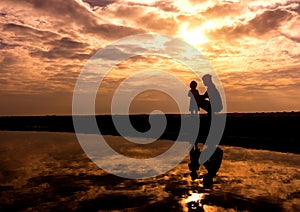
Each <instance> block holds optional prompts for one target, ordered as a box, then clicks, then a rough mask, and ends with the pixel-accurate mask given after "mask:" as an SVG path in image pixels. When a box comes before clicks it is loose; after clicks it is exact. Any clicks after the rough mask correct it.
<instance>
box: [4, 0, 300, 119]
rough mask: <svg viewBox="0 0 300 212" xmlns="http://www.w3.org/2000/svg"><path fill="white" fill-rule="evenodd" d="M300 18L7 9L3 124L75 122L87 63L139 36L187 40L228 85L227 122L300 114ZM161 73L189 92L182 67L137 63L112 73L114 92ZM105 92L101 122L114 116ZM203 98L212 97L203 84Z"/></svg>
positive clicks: (198, 11)
mask: <svg viewBox="0 0 300 212" xmlns="http://www.w3.org/2000/svg"><path fill="white" fill-rule="evenodd" d="M299 14H300V1H299V0H294V1H292V0H272V1H269V0H266V1H259V0H252V1H246V0H245V1H242V0H241V1H239V0H223V1H214V0H209V1H205V0H203V1H199V0H174V1H169V0H166V1H165V0H160V1H154V0H149V1H141V0H140V1H137V0H135V1H128V0H45V1H41V0H1V4H0V30H1V36H0V73H1V74H0V96H1V98H0V115H62V114H65V115H69V114H71V113H72V95H73V91H74V86H75V84H76V80H77V78H78V76H79V74H80V73H81V72H82V70H83V68H84V67H85V65H86V64H87V62H88V61H89V59H90V58H91V57H92V56H93V55H94V54H95V53H96V52H97V51H98V50H101V49H103V48H105V47H106V46H107V45H109V44H110V43H112V42H115V41H117V40H119V39H122V38H125V37H126V36H130V35H136V34H141V33H159V34H163V35H167V36H172V37H175V38H180V39H183V40H184V41H186V42H188V43H189V44H190V45H193V46H194V47H195V48H197V49H198V50H199V51H200V52H201V53H202V54H203V55H204V56H205V57H206V58H207V60H208V61H209V62H210V64H211V66H212V67H213V69H214V71H215V72H216V73H217V76H218V79H219V80H220V81H221V83H222V85H223V89H224V92H225V95H226V102H227V111H228V112H268V111H272V112H277V111H299V110H300V95H299V92H300V15H299ZM154 64H155V65H154ZM158 64H161V65H158ZM168 64H169V65H168ZM172 64H173V65H172ZM162 67H164V68H166V69H168V71H169V72H171V73H174V74H175V75H176V76H179V78H180V79H181V80H182V81H183V82H184V83H185V84H186V85H187V86H188V85H189V82H190V80H192V79H193V78H192V77H191V75H182V76H180V73H182V70H183V69H184V67H180V65H178V64H177V65H174V61H170V60H168V59H162V58H160V57H156V58H154V59H153V57H146V58H143V57H136V58H130V59H129V60H127V61H122V63H120V64H119V65H118V66H116V67H114V68H113V70H112V72H111V73H110V75H109V77H110V78H109V79H110V80H109V81H108V82H106V85H107V86H109V87H110V88H114V87H117V85H118V84H114V83H115V82H120V81H122V80H124V79H125V78H124V76H127V75H129V74H130V73H132V72H134V70H141V69H142V68H147V69H155V68H157V69H160V68H162ZM179 68H181V70H179ZM113 71H114V72H113ZM103 86H104V87H103V88H104V89H102V90H101V89H99V93H100V94H99V95H98V97H97V101H96V106H95V108H96V112H97V113H99V114H106V113H109V112H110V111H109V109H110V108H109V105H110V99H111V97H108V94H109V92H107V91H108V90H109V89H108V88H105V83H104V84H103ZM198 89H199V91H200V93H203V92H204V91H205V87H204V86H203V84H201V82H199V81H198ZM101 91H103V92H102V93H101ZM149 102H150V103H151V104H149ZM170 102H172V99H171V98H170V97H168V96H166V95H165V94H162V93H157V91H149V92H144V93H142V94H140V95H139V96H137V97H136V101H135V102H133V103H132V107H131V111H132V112H133V113H148V112H151V110H153V109H155V108H156V106H158V107H162V110H163V111H165V112H167V113H168V112H169V113H173V112H178V108H177V107H176V105H174V102H172V104H171V103H170ZM187 104H188V97H187Z"/></svg>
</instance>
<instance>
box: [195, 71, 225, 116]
mask: <svg viewBox="0 0 300 212" xmlns="http://www.w3.org/2000/svg"><path fill="white" fill-rule="evenodd" d="M202 81H203V84H204V85H205V86H206V92H205V93H204V94H203V95H199V97H198V98H197V99H198V101H197V103H198V106H199V107H200V108H202V109H204V110H205V111H207V113H208V114H211V113H213V114H214V113H216V112H220V111H221V110H222V109H223V104H222V99H221V95H220V93H219V91H218V89H217V88H216V86H215V84H214V83H213V81H212V76H211V75H210V74H205V75H204V76H203V77H202Z"/></svg>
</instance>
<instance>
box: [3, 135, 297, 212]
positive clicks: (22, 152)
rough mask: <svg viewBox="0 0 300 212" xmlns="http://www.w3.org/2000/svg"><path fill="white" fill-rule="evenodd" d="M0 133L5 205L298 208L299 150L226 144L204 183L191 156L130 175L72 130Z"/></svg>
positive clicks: (125, 150)
mask: <svg viewBox="0 0 300 212" xmlns="http://www.w3.org/2000/svg"><path fill="white" fill-rule="evenodd" d="M106 139H107V140H108V143H109V144H110V145H111V146H112V147H116V148H117V147H119V149H118V151H120V152H121V153H122V154H124V155H127V156H130V157H135V158H145V157H150V156H153V155H157V154H158V153H159V152H163V151H165V150H166V149H168V148H169V147H170V146H171V145H172V141H166V140H165V141H159V142H157V143H156V144H153V145H152V146H148V147H146V149H145V148H144V149H143V148H142V147H137V146H130V144H129V143H122V138H120V137H117V136H106ZM0 141H1V142H0V159H1V165H0V166H1V169H0V170H1V171H0V192H1V195H0V211H2V210H4V211H26V210H27V211H28V210H33V211H53V210H54V211H62V210H67V211H69V210H78V211H81V210H82V211H83V210H84V211H104V210H110V211H111V210H115V211H267V210H268V211H300V174H299V173H300V172H299V171H300V164H299V161H300V160H299V159H300V155H297V154H291V153H278V152H271V151H266V150H249V149H245V148H238V147H221V148H222V149H223V150H224V160H223V163H222V165H221V168H220V170H219V173H218V175H217V177H216V178H215V179H214V183H213V185H212V186H211V187H205V186H203V183H202V179H201V177H202V176H203V175H204V174H205V173H206V170H205V169H204V168H203V167H201V168H200V170H199V172H198V174H199V176H200V179H197V180H195V181H192V180H191V179H190V176H189V169H188V166H187V163H188V162H189V158H188V156H187V157H186V158H185V159H184V161H183V162H182V163H180V164H179V165H177V166H176V167H175V168H174V169H172V170H171V171H169V172H167V173H166V174H163V175H160V176H157V177H153V178H150V179H143V180H130V179H124V178H120V177H117V176H114V175H111V174H109V173H107V172H105V171H103V170H102V169H100V168H98V167H97V166H96V165H95V164H94V163H93V162H92V161H91V160H90V159H89V158H87V156H86V155H85V153H84V152H83V151H82V149H81V147H80V145H79V143H78V142H77V140H76V137H75V135H74V134H72V133H48V132H5V131H2V132H0ZM116 165H118V164H116ZM130 168H132V167H130Z"/></svg>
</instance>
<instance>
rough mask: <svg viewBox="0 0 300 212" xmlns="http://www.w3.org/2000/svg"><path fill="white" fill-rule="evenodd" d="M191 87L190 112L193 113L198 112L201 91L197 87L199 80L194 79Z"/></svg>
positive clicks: (189, 94)
mask: <svg viewBox="0 0 300 212" xmlns="http://www.w3.org/2000/svg"><path fill="white" fill-rule="evenodd" d="M190 88H191V90H189V93H188V96H189V97H190V112H191V114H198V110H199V107H198V103H197V99H198V98H199V91H198V90H197V89H196V88H197V82H195V81H194V80H193V81H192V82H191V83H190Z"/></svg>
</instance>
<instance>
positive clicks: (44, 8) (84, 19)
mask: <svg viewBox="0 0 300 212" xmlns="http://www.w3.org/2000/svg"><path fill="white" fill-rule="evenodd" d="M19 2H23V3H29V4H31V5H32V7H33V8H35V9H36V10H37V11H38V12H41V14H44V15H45V14H47V15H49V16H52V17H53V18H56V19H59V20H60V21H61V23H64V24H68V23H72V24H77V25H79V26H80V27H81V28H80V29H79V30H80V31H81V32H82V33H92V34H95V35H96V36H97V37H102V38H104V39H108V40H114V39H118V38H121V37H124V36H128V35H132V34H138V33H142V32H144V31H143V30H141V29H139V28H132V27H128V26H121V25H114V24H103V23H101V22H102V20H101V19H100V18H99V17H97V16H95V15H94V14H92V13H91V12H90V11H88V10H87V9H86V8H85V7H84V6H82V5H80V4H78V3H77V2H76V1H71V0H66V1H61V0H47V1H40V0H19Z"/></svg>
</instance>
